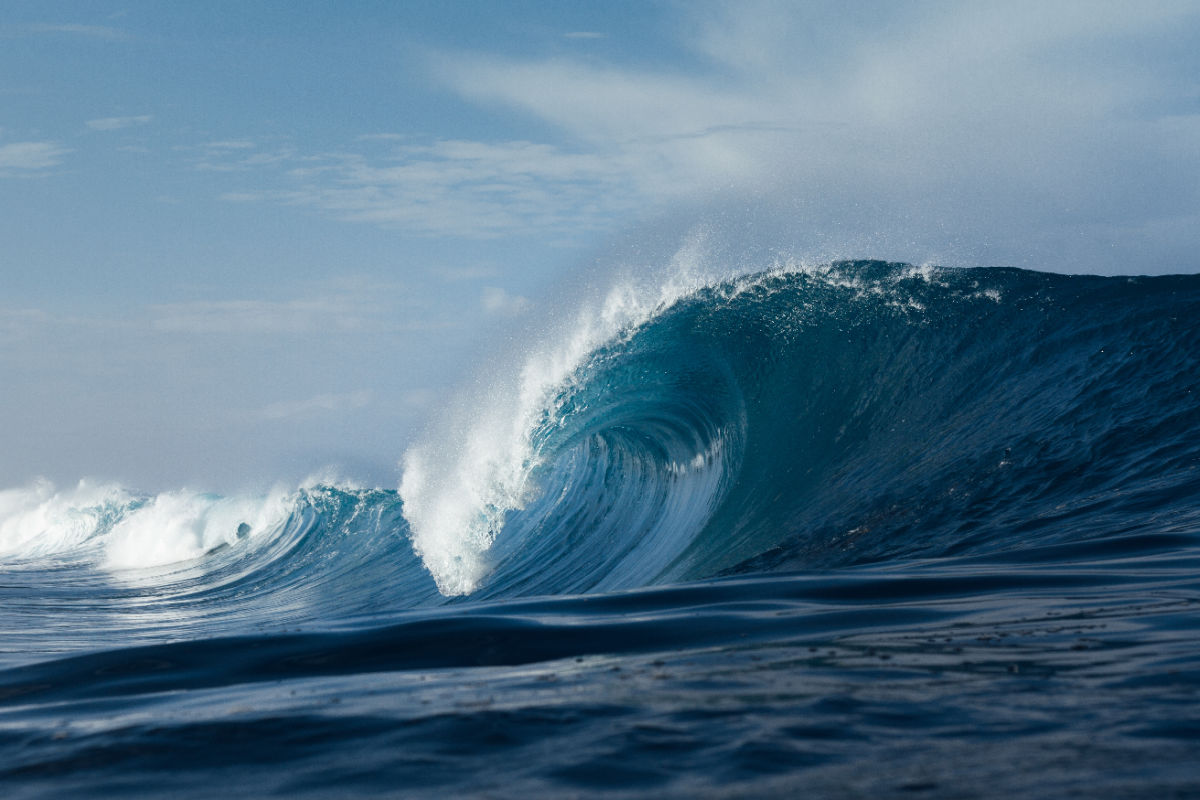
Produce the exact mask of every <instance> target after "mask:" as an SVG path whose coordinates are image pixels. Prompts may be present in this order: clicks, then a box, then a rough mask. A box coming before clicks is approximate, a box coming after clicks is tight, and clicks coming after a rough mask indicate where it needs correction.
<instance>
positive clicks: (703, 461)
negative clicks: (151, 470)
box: [0, 262, 1200, 798]
mask: <svg viewBox="0 0 1200 800" xmlns="http://www.w3.org/2000/svg"><path fill="white" fill-rule="evenodd" d="M663 298H665V299H660V300H657V301H655V302H651V303H648V304H646V303H642V304H639V303H638V302H636V298H634V299H633V300H628V299H627V300H626V301H624V305H620V304H618V305H619V306H620V309H625V310H626V311H628V310H629V309H630V308H633V309H635V311H630V312H629V313H622V314H609V315H608V316H602V318H603V319H605V320H608V321H609V322H610V323H611V324H609V326H608V327H607V328H606V327H604V325H597V326H593V327H591V328H587V326H586V325H584V324H583V322H581V323H580V325H581V327H580V330H583V329H584V328H587V330H588V331H589V333H588V335H586V336H585V335H581V336H580V337H578V339H577V340H575V341H574V343H573V344H572V343H567V344H561V343H559V345H558V346H557V347H558V349H557V350H556V349H554V348H550V349H549V350H548V351H547V352H544V353H543V352H535V353H532V354H530V355H529V357H528V358H527V359H526V362H525V368H524V370H523V371H522V373H521V378H520V380H519V381H517V380H515V379H514V381H513V382H512V383H511V384H509V385H508V388H509V389H511V390H512V391H510V392H508V393H507V394H506V393H505V392H504V391H500V390H497V391H495V392H492V393H489V394H488V396H486V397H481V398H477V399H470V398H468V399H466V400H464V402H463V407H458V406H455V407H452V408H450V409H449V410H448V411H447V420H444V421H443V422H444V423H445V424H443V425H442V427H440V428H439V427H437V426H435V427H434V428H431V433H430V435H429V437H427V441H426V442H425V443H424V444H423V445H420V446H418V447H415V448H414V449H413V451H412V452H410V453H409V455H408V457H407V458H406V472H405V478H404V481H403V483H402V485H401V488H400V490H399V491H395V490H390V489H369V488H364V487H356V486H352V485H348V484H338V483H333V482H328V481H326V482H322V481H311V482H308V483H306V484H305V485H303V486H301V487H298V488H281V489H278V490H276V491H274V492H271V493H267V494H264V495H256V496H249V495H247V496H238V497H217V496H211V495H202V494H195V493H189V492H183V491H180V492H171V493H162V494H158V495H139V494H137V493H136V492H133V491H130V490H127V489H125V488H123V487H120V486H116V485H107V484H103V483H94V482H93V483H84V484H81V485H80V486H78V487H74V488H69V489H61V490H60V489H57V488H55V487H53V486H49V485H47V484H44V483H34V484H31V485H29V486H27V487H23V488H20V489H13V490H9V491H6V492H0V792H3V793H4V796H8V797H27V796H28V797H61V796H112V797H130V796H172V797H215V796H224V797H228V796H238V797H242V796H247V797H260V796H270V795H279V796H288V797H291V796H305V795H308V796H320V797H325V796H330V797H337V796H358V795H363V796H371V795H382V796H405V797H408V796H414V797H422V796H428V797H446V796H471V795H478V796H494V797H508V796H520V795H527V794H529V793H537V794H543V795H551V796H570V797H584V796H592V795H601V794H603V795H609V794H616V795H618V796H631V797H663V796H668V797H697V796H702V797H707V796H713V797H755V796H796V795H799V794H800V793H806V794H810V795H814V796H829V797H881V796H882V797H893V796H894V797H939V798H943V797H945V798H949V797H1011V796H1038V797H1076V796H1078V797H1096V796H1106V797H1149V796H1155V797H1159V796H1161V797H1191V796H1200V546H1198V544H1200V277H1197V276H1184V277H1180V276H1167V277H1155V278H1136V279H1128V278H1099V277H1070V276H1059V275H1048V274H1041V273H1035V272H1027V271H1018V270H1007V269H986V270H964V271H958V270H942V269H914V268H911V267H906V266H903V265H893V264H883V263H878V262H855V263H842V264H837V265H834V266H833V267H828V268H820V269H812V268H809V269H791V270H784V269H781V270H778V271H775V272H770V273H763V274H758V275H751V276H747V277H743V278H738V279H735V280H731V281H726V282H717V283H713V284H711V285H707V286H697V287H693V288H692V289H691V290H688V291H679V292H677V293H675V294H674V295H670V296H667V295H663ZM610 311H611V309H610ZM635 312H636V313H635ZM598 318H601V317H598ZM581 319H582V318H581ZM613 320H615V322H614V321H613ZM567 338H570V337H567ZM556 356H561V357H560V358H556ZM568 356H569V357H568ZM546 365H550V366H546ZM499 385H501V386H503V385H504V384H503V381H501V383H500V384H499ZM497 398H499V399H497ZM505 398H507V399H505ZM472 404H474V405H472ZM463 408H465V409H466V410H465V411H464V410H463ZM456 415H458V416H457V417H456Z"/></svg>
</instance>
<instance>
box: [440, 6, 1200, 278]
mask: <svg viewBox="0 0 1200 800" xmlns="http://www.w3.org/2000/svg"><path fill="white" fill-rule="evenodd" d="M681 31H686V32H685V33H683V34H682V36H681V43H682V44H683V45H684V46H685V47H687V48H689V49H690V50H691V51H692V52H693V53H694V54H695V56H696V57H697V58H699V59H701V62H700V63H699V64H698V65H692V66H690V67H689V69H687V70H680V69H672V68H669V67H641V66H638V67H634V66H629V65H628V64H606V63H598V62H597V61H596V60H595V59H594V58H592V57H589V58H586V59H585V58H566V57H562V56H556V57H553V58H537V57H501V56H482V55H478V54H470V53H445V54H442V55H441V56H440V57H434V59H433V60H432V62H431V63H432V68H433V70H434V72H435V74H436V75H438V76H439V77H440V78H441V80H442V81H444V83H445V85H446V86H448V87H450V88H451V89H453V90H454V91H455V92H457V93H458V94H460V95H461V96H462V97H464V98H466V99H469V100H471V101H472V102H475V103H478V104H480V105H485V106H492V107H501V108H507V109H511V110H516V111H519V112H522V113H524V114H525V115H527V117H528V118H529V119H530V121H531V122H535V123H541V124H543V125H549V126H552V129H553V130H554V131H557V133H558V135H559V136H560V137H565V138H560V139H558V141H564V142H570V143H571V145H570V146H572V147H573V148H575V152H578V153H580V154H581V155H586V154H590V155H596V156H598V157H601V158H602V159H604V160H605V162H606V163H607V164H608V165H609V167H610V169H611V170H612V173H611V174H610V176H609V180H610V181H611V182H612V183H613V184H616V185H620V186H622V187H623V188H624V189H625V190H626V191H627V192H629V193H630V197H635V198H636V199H637V200H638V202H640V203H641V204H642V207H643V208H645V207H646V206H647V205H650V204H653V203H655V202H657V203H659V204H663V203H665V202H670V201H673V200H675V199H678V198H695V197H703V196H711V195H712V194H713V193H716V192H724V191H729V190H733V191H735V192H738V191H740V192H750V193H753V194H756V195H758V196H763V195H767V196H770V197H772V198H774V199H775V200H777V201H779V200H780V199H782V198H788V199H787V200H786V202H787V203H788V204H790V206H791V207H792V208H793V209H794V210H795V211H796V212H799V213H800V214H802V215H803V216H805V217H811V218H812V220H811V221H810V225H816V226H818V227H822V228H824V229H826V230H829V229H831V228H834V227H838V228H839V229H841V230H845V231H848V230H850V229H854V230H855V231H857V232H858V233H859V234H862V235H868V236H872V237H877V239H878V240H879V241H883V240H887V242H889V243H891V244H889V246H892V245H894V244H896V243H899V248H900V250H902V251H904V252H903V255H905V256H908V255H911V254H914V253H919V252H920V251H922V248H924V250H925V251H926V252H927V251H928V250H929V248H930V247H932V246H933V245H932V244H931V243H933V242H935V241H940V242H945V241H947V240H948V239H949V238H950V236H949V235H948V234H947V231H948V230H953V231H955V234H953V235H957V236H958V237H959V238H960V239H962V240H970V241H972V242H975V243H976V244H977V246H974V250H975V251H976V254H977V255H980V256H981V257H983V258H989V257H994V256H991V255H989V254H998V255H999V257H1002V258H1015V257H1017V256H1019V255H1021V254H1023V253H1024V254H1029V253H1030V252H1031V251H1032V249H1033V246H1032V243H1033V242H1034V241H1035V240H1036V241H1038V242H1042V243H1045V244H1046V246H1047V247H1049V248H1050V249H1056V250H1058V251H1059V252H1060V253H1061V251H1062V250H1063V249H1065V248H1072V249H1074V250H1076V251H1077V252H1076V253H1074V254H1072V258H1075V259H1087V258H1091V257H1093V256H1096V257H1104V258H1106V259H1108V260H1110V261H1113V259H1119V258H1125V257H1133V256H1136V255H1137V254H1138V253H1139V252H1141V251H1140V250H1139V247H1140V243H1139V244H1138V245H1135V244H1133V243H1132V242H1131V240H1130V239H1129V238H1128V237H1126V238H1125V240H1124V241H1120V239H1121V237H1122V236H1123V235H1124V234H1125V231H1124V230H1121V229H1120V228H1121V227H1123V226H1127V225H1128V224H1129V223H1131V222H1134V221H1137V222H1138V223H1147V224H1149V223H1151V222H1153V221H1154V220H1159V221H1161V220H1162V219H1165V218H1167V217H1171V218H1174V217H1175V216H1178V215H1179V213H1180V210H1181V208H1183V209H1188V211H1187V213H1188V215H1189V216H1190V218H1191V219H1192V220H1193V221H1194V222H1196V223H1197V226H1198V229H1200V216H1198V215H1197V201H1198V200H1200V189H1198V188H1197V186H1198V185H1197V183H1196V181H1195V180H1194V177H1193V176H1194V175H1196V174H1200V151H1198V150H1197V148H1196V147H1195V142H1196V141H1200V109H1198V108H1197V107H1196V105H1195V82H1194V80H1187V79H1184V78H1183V77H1182V76H1183V75H1185V74H1186V73H1188V72H1189V69H1188V67H1187V65H1186V64H1183V63H1179V62H1178V60H1177V59H1171V58H1165V57H1164V58H1155V57H1150V54H1153V53H1156V52H1165V53H1174V52H1184V51H1185V49H1186V43H1187V42H1188V41H1194V37H1195V36H1196V35H1200V7H1197V6H1196V5H1195V4H1194V3H1186V2H1161V3H1155V4H1151V5H1150V6H1147V7H1141V6H1139V7H1138V8H1133V7H1131V6H1127V5H1123V4H1118V3H1055V4H1050V5H1048V6H1033V5H1021V6H1019V7H1018V8H1016V9H1014V8H1012V7H1011V6H1010V5H1009V4H1001V3H980V4H971V5H966V6H943V5H937V4H915V5H913V6H905V7H903V8H899V7H897V8H890V9H883V10H882V11H881V12H880V13H879V14H877V15H871V16H869V17H864V18H862V19H861V20H854V19H852V18H849V17H848V16H847V15H846V14H845V13H844V9H843V8H841V6H840V5H839V4H829V5H824V4H809V5H805V6H803V7H799V6H797V5H796V4H794V3H780V2H760V3H748V2H736V3H722V4H710V5H703V6H700V7H699V13H698V19H697V18H693V19H691V20H690V21H689V23H688V27H687V28H686V29H682V28H681ZM1185 60H1187V61H1190V62H1191V69H1190V71H1192V72H1193V74H1194V70H1196V69H1200V59H1198V58H1197V57H1195V56H1194V55H1192V56H1187V57H1186V58H1185ZM1163 109H1170V110H1171V111H1170V114H1166V113H1164V111H1163ZM1185 131H1186V133H1185ZM1189 139H1190V143H1189ZM618 174H620V175H621V176H623V178H624V179H623V180H621V179H619V178H618V177H617V176H618ZM1184 176H1187V177H1184ZM1101 221H1102V222H1103V224H1102V225H1101V229H1102V230H1103V231H1104V232H1103V233H1101V234H1100V237H1104V238H1107V239H1108V241H1102V242H1101V241H1097V238H1098V237H1097V227H1096V223H1097V222H1101ZM1018 232H1019V233H1018ZM1084 240H1086V241H1088V242H1091V243H1094V244H1093V246H1091V247H1090V249H1089V252H1088V253H1087V254H1086V255H1084V254H1082V251H1080V250H1079V243H1080V242H1081V241H1084ZM914 243H915V244H914ZM910 245H911V246H910ZM1112 245H1115V249H1114V248H1113V247H1112ZM905 248H907V249H905ZM1168 249H1169V248H1168ZM1038 255H1042V254H1038ZM1113 263H1115V261H1113Z"/></svg>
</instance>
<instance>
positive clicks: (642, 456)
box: [401, 262, 1200, 597]
mask: <svg viewBox="0 0 1200 800" xmlns="http://www.w3.org/2000/svg"><path fill="white" fill-rule="evenodd" d="M605 309H606V311H605V313H604V314H603V315H601V318H602V319H604V320H606V323H607V324H606V325H600V326H597V325H596V324H595V321H594V319H585V320H584V322H583V324H581V325H579V326H577V329H576V330H577V331H582V332H584V333H582V334H580V335H579V336H577V337H576V338H574V339H567V343H566V344H565V345H563V346H560V347H559V348H557V349H551V350H550V351H548V352H543V353H538V354H536V355H534V356H533V357H531V358H530V359H529V360H528V361H527V362H526V364H525V367H524V370H523V371H522V373H521V381H520V382H519V384H518V386H519V390H518V391H515V392H508V393H507V394H504V393H501V394H500V397H499V399H497V398H496V397H495V396H494V395H489V394H483V395H482V397H480V398H479V399H477V401H476V403H475V404H474V406H473V407H472V408H471V409H470V410H469V411H466V412H464V411H463V410H461V409H460V410H456V411H455V412H454V413H455V417H454V424H455V425H457V426H459V427H457V428H452V430H451V431H450V432H447V431H446V430H442V431H440V432H438V433H436V434H434V435H433V436H432V437H431V439H430V440H429V441H428V442H427V443H426V444H425V445H424V446H422V447H419V448H416V449H414V450H413V451H412V452H410V453H409V455H408V458H407V460H406V467H407V469H406V473H405V477H404V482H403V483H402V485H401V495H402V497H403V499H404V502H405V510H404V513H405V516H406V517H407V519H408V520H409V521H410V523H411V525H412V536H413V541H414V545H415V547H416V549H417V552H418V553H419V554H420V555H421V556H422V558H423V560H424V562H425V564H426V566H427V567H428V568H429V569H430V571H431V573H432V574H433V575H434V577H435V579H436V580H437V582H438V586H439V587H440V589H441V590H442V591H443V592H444V593H447V594H459V593H469V592H473V593H475V595H476V596H483V597H489V596H503V595H509V594H514V593H544V594H555V593H563V592H583V591H597V590H611V589H619V588H628V587H634V586H643V585H647V584H654V583H665V582H673V581H685V580H692V579H697V578H703V577H708V576H712V575H717V574H728V573H744V572H753V571H770V570H780V569H800V568H811V567H814V566H815V567H833V566H843V565H848V564H856V563H863V562H868V561H886V560H889V559H897V558H916V557H946V556H953V555H963V554H982V553H993V552H999V551H1021V550H1025V549H1028V548H1030V547H1031V546H1033V545H1036V544H1048V543H1052V542H1057V541H1068V540H1075V539H1079V538H1088V537H1101V536H1112V535H1125V534H1131V535H1132V534H1136V533H1138V532H1141V531H1144V530H1146V529H1153V530H1168V531H1176V530H1186V531H1195V530H1197V528H1198V527H1200V526H1198V518H1197V513H1196V511H1195V510H1194V509H1195V506H1196V503H1195V500H1196V498H1197V496H1198V495H1200V475H1198V474H1197V466H1198V464H1200V457H1198V453H1200V448H1198V446H1197V437H1196V431H1197V430H1200V404H1197V402H1196V395H1195V394H1193V390H1194V389H1195V388H1196V376H1197V375H1200V313H1197V312H1200V279H1197V278H1195V277H1171V276H1168V277H1158V278H1136V279H1130V278H1100V277H1081V276H1062V275H1049V274H1042V273H1035V272H1029V271H1022V270H1015V269H972V270H956V269H943V268H933V267H925V268H918V267H912V266H909V265H902V264H888V263H883V262H839V263H835V264H832V265H826V266H820V267H809V266H804V265H798V264H794V263H789V264H783V265H779V266H777V267H776V268H774V269H772V270H770V271H767V272H763V273H759V274H754V275H749V276H743V277H740V278H735V279H732V280H727V281H722V282H717V283H715V284H714V285H709V286H704V287H701V288H699V289H696V290H693V291H685V292H681V293H678V294H674V295H671V294H665V295H664V294H660V295H658V296H653V295H652V296H651V300H650V302H639V301H638V299H637V297H636V295H633V296H631V295H630V294H629V293H627V292H626V293H622V292H618V293H615V294H614V295H613V296H612V297H611V298H610V299H609V301H608V303H607V304H606V306H605ZM614 309H615V311H614ZM597 331H599V333H597ZM581 342H582V343H584V344H581ZM593 344H594V346H589V345H593Z"/></svg>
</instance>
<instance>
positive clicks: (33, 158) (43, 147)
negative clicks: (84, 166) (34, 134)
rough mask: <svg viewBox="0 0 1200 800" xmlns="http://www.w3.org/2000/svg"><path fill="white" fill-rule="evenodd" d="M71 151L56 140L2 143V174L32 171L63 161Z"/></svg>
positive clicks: (0, 147)
mask: <svg viewBox="0 0 1200 800" xmlns="http://www.w3.org/2000/svg"><path fill="white" fill-rule="evenodd" d="M70 152H71V151H70V150H69V149H67V148H65V147H61V146H59V145H57V144H55V143H54V142H11V143H9V144H5V145H0V175H3V174H4V173H5V172H6V171H9V170H22V171H26V172H32V171H35V170H43V169H49V168H50V167H55V166H58V165H59V164H60V163H62V158H63V156H65V155H66V154H67V153H70Z"/></svg>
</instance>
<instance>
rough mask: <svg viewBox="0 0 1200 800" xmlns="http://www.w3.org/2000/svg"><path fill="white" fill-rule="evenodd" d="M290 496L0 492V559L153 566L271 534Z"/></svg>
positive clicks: (40, 488) (42, 487)
mask: <svg viewBox="0 0 1200 800" xmlns="http://www.w3.org/2000/svg"><path fill="white" fill-rule="evenodd" d="M295 504H296V492H294V491H287V490H284V489H282V488H276V489H274V490H273V491H271V492H269V493H267V494H258V495H254V494H250V495H238V496H233V497H220V496H217V495H211V494H203V493H199V492H192V491H187V490H179V491H173V492H164V493H162V494H159V495H155V496H149V497H147V496H141V495H137V494H136V493H134V492H131V491H129V490H128V489H125V488H124V487H121V486H119V485H117V484H111V483H95V482H92V481H86V480H85V481H81V482H80V483H79V484H78V485H77V486H75V487H74V488H71V489H65V490H59V489H57V488H56V487H55V486H54V485H53V484H52V483H50V482H49V481H46V480H38V481H35V482H33V483H32V484H30V485H29V486H26V487H21V488H14V489H5V490H0V558H3V559H4V560H6V561H17V560H24V561H29V560H34V559H40V558H46V557H61V556H68V555H70V556H76V557H80V558H83V559H84V560H85V561H90V562H92V563H95V564H96V565H97V566H99V567H101V568H103V569H107V570H128V569H140V568H146V567H160V566H164V565H167V564H172V563H176V562H182V561H187V560H189V559H195V558H199V557H201V556H204V555H205V554H207V553H208V552H210V551H211V550H213V549H214V548H216V547H219V546H220V545H222V544H230V545H232V544H236V543H237V542H238V541H239V540H241V539H246V538H254V537H257V536H259V535H261V534H263V533H265V532H270V531H275V530H278V529H279V528H280V527H281V526H282V525H283V524H284V523H285V522H286V520H287V519H288V516H289V515H290V513H291V512H292V510H293V509H294V508H295Z"/></svg>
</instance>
